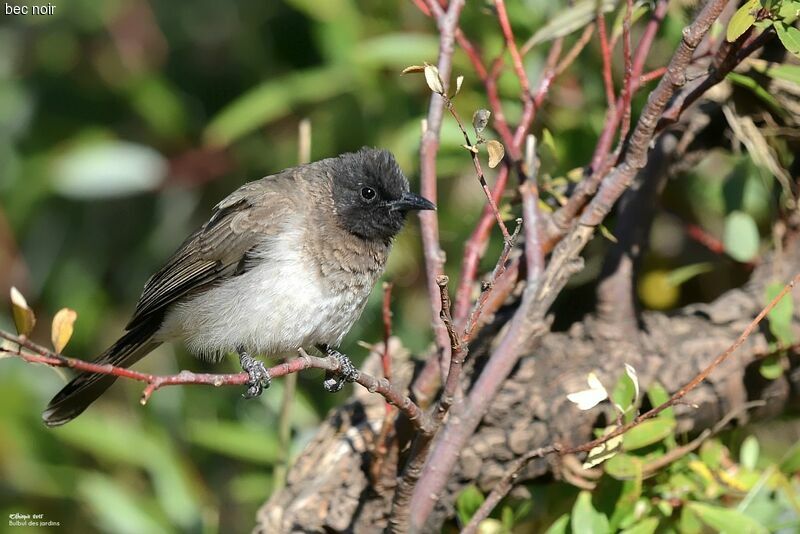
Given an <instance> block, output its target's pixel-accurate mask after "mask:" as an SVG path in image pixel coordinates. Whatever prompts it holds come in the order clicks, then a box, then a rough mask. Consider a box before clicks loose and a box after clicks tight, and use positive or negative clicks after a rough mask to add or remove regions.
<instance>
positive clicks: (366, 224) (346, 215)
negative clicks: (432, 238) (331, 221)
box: [331, 147, 436, 241]
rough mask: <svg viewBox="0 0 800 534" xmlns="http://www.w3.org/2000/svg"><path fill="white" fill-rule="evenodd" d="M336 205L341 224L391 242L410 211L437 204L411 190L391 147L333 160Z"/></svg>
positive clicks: (343, 155)
mask: <svg viewBox="0 0 800 534" xmlns="http://www.w3.org/2000/svg"><path fill="white" fill-rule="evenodd" d="M331 172H332V173H333V206H334V211H335V212H336V217H337V218H338V219H339V223H340V224H341V225H342V226H343V227H344V228H345V229H347V230H348V231H349V232H350V233H352V234H355V235H357V236H359V237H361V238H363V239H370V240H384V241H388V240H390V239H391V238H393V237H394V236H395V235H397V233H398V232H399V231H400V229H401V228H402V227H403V222H405V218H406V214H407V213H408V212H409V211H411V210H432V209H436V206H434V205H433V203H432V202H430V201H428V200H426V199H424V198H422V197H421V196H419V195H415V194H414V193H411V192H409V190H408V180H406V177H405V176H404V175H403V171H401V170H400V167H399V166H398V165H397V162H396V161H395V159H394V156H392V154H391V152H389V151H388V150H378V149H375V148H367V147H365V148H362V149H361V150H359V151H358V152H353V153H349V154H342V155H341V156H339V157H338V158H334V159H333V160H331Z"/></svg>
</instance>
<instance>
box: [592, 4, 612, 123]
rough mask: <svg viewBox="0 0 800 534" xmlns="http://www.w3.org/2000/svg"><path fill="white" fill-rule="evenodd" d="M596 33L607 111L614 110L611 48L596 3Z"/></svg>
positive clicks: (603, 17)
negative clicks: (598, 40) (598, 42)
mask: <svg viewBox="0 0 800 534" xmlns="http://www.w3.org/2000/svg"><path fill="white" fill-rule="evenodd" d="M597 33H598V35H599V36H600V55H601V56H602V58H603V86H604V87H605V90H606V101H607V103H608V109H609V110H612V109H614V106H615V102H616V97H615V96H614V80H613V79H612V77H611V48H610V47H609V46H608V33H607V31H606V17H605V15H604V14H603V9H602V6H601V2H598V3H597Z"/></svg>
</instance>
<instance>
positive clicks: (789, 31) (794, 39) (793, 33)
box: [774, 22, 800, 56]
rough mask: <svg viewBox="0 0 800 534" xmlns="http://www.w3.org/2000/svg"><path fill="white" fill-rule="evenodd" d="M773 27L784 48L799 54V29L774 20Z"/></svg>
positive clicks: (796, 54)
mask: <svg viewBox="0 0 800 534" xmlns="http://www.w3.org/2000/svg"><path fill="white" fill-rule="evenodd" d="M774 28H775V33H777V34H778V39H780V40H781V43H782V44H783V46H784V47H786V50H788V51H789V52H791V53H792V54H794V55H795V56H800V30H798V29H797V28H795V27H794V26H790V25H788V24H784V23H782V22H775V24H774Z"/></svg>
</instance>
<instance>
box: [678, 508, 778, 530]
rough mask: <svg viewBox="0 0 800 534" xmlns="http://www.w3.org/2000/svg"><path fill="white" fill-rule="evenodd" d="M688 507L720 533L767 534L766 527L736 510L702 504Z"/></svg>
mask: <svg viewBox="0 0 800 534" xmlns="http://www.w3.org/2000/svg"><path fill="white" fill-rule="evenodd" d="M688 507H689V508H690V509H691V510H692V511H693V512H694V513H696V514H697V516H698V517H699V518H700V519H701V520H702V521H703V523H705V524H706V525H708V526H709V527H711V528H712V529H715V530H717V531H719V532H752V533H753V534H761V533H762V532H763V533H764V534H766V533H767V532H769V530H767V528H766V527H764V526H763V525H761V524H760V523H758V522H757V521H756V520H755V519H752V518H751V517H748V516H746V515H745V514H743V513H742V512H740V511H739V510H737V509H735V508H724V507H722V506H714V505H711V504H705V503H701V502H690V503H689V504H688Z"/></svg>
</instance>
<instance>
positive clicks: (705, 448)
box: [700, 439, 725, 469]
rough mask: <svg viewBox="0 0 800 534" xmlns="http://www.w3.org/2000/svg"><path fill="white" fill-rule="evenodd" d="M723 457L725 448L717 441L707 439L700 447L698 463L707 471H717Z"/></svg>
mask: <svg viewBox="0 0 800 534" xmlns="http://www.w3.org/2000/svg"><path fill="white" fill-rule="evenodd" d="M724 457H725V447H724V446H723V445H722V443H720V441H719V440H718V439H709V440H708V441H706V442H705V443H703V444H702V445H701V446H700V461H702V462H703V463H704V464H706V466H708V468H709V469H719V467H720V466H721V465H722V459H723V458H724Z"/></svg>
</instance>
